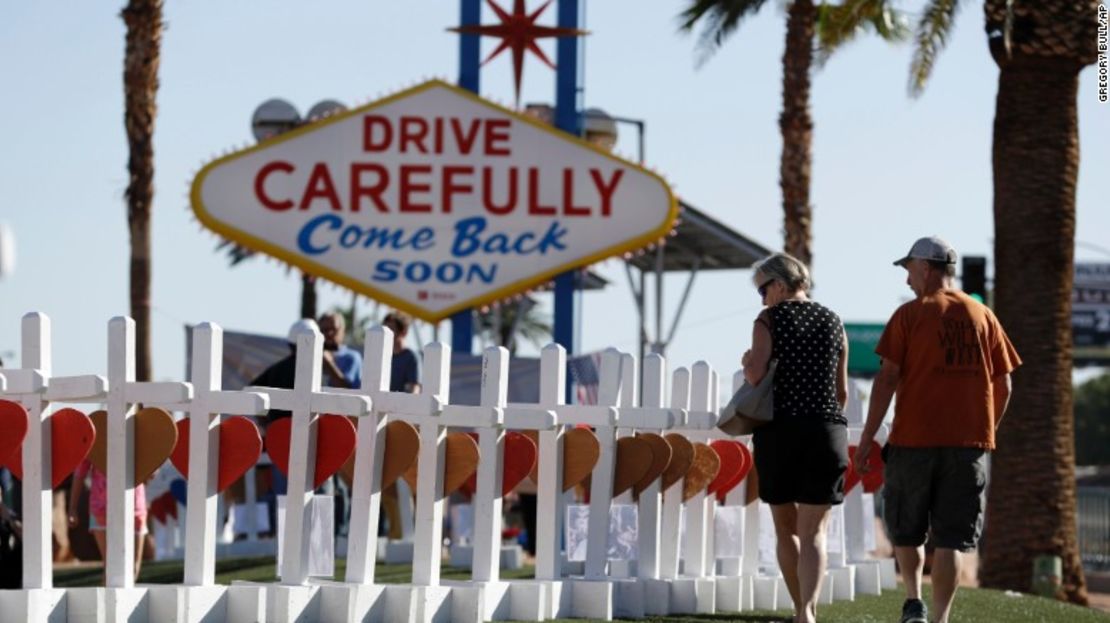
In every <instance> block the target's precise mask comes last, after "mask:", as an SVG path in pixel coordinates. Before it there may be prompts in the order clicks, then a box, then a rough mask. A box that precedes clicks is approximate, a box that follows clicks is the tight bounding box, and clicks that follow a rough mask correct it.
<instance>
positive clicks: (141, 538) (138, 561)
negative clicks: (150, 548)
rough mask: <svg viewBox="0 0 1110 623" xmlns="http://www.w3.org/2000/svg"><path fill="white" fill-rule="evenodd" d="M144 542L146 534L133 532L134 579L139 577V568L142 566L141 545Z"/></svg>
mask: <svg viewBox="0 0 1110 623" xmlns="http://www.w3.org/2000/svg"><path fill="white" fill-rule="evenodd" d="M145 544H146V534H144V533H140V532H136V533H135V579H136V580H138V579H139V569H141V568H142V566H143V545H145Z"/></svg>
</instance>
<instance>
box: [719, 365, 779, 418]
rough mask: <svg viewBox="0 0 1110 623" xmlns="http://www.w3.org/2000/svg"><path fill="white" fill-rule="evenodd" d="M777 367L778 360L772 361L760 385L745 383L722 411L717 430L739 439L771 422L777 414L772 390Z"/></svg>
mask: <svg viewBox="0 0 1110 623" xmlns="http://www.w3.org/2000/svg"><path fill="white" fill-rule="evenodd" d="M776 367H778V360H777V359H772V360H771V363H770V364H768V366H767V374H766V375H765V376H764V377H763V379H762V380H761V381H760V382H759V385H752V384H750V383H748V382H747V381H746V380H745V381H744V384H743V385H741V386H740V389H738V390H736V393H735V394H733V396H732V399H731V400H729V401H728V404H727V405H725V406H724V408H723V409H721V414H720V418H719V419H718V420H717V428H719V429H721V430H722V431H723V432H725V433H727V434H729V435H732V436H733V437H738V436H740V435H750V434H752V431H754V430H755V429H756V428H758V427H760V426H762V425H764V424H766V423H767V422H770V421H771V419H772V418H773V417H774V414H775V408H774V392H773V391H771V388H772V386H773V385H774V381H775V368H776Z"/></svg>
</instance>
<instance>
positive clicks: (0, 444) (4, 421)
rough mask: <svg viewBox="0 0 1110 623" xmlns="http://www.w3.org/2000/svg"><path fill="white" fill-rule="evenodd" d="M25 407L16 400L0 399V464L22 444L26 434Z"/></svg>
mask: <svg viewBox="0 0 1110 623" xmlns="http://www.w3.org/2000/svg"><path fill="white" fill-rule="evenodd" d="M28 417H29V416H28V415H27V409H25V408H23V405H21V404H19V403H18V402H12V401H10V400H0V464H2V463H3V462H4V461H6V460H7V459H8V457H10V456H11V455H12V453H13V452H15V451H16V450H18V449H19V447H20V446H21V445H22V444H23V438H24V437H26V436H27V419H28Z"/></svg>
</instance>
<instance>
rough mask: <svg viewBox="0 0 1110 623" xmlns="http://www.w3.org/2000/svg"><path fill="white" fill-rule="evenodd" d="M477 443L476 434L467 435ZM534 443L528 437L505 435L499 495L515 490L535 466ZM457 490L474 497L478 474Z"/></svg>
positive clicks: (513, 432)
mask: <svg viewBox="0 0 1110 623" xmlns="http://www.w3.org/2000/svg"><path fill="white" fill-rule="evenodd" d="M468 434H469V435H470V436H471V437H473V438H474V441H478V433H468ZM537 454H538V450H537V449H536V442H534V441H532V439H531V438H529V437H528V435H525V434H524V433H518V432H517V431H509V432H507V433H505V451H504V457H505V458H504V461H503V462H502V463H501V495H502V496H504V495H506V494H508V493H509V492H510V491H512V490H513V489H515V488H516V486H517V485H518V484H520V481H521V480H524V479H525V478H526V477H527V476H528V474H529V473H531V471H532V468H533V467H535V465H536V455H537ZM459 490H460V491H462V492H463V493H466V494H468V495H474V492H476V491H477V490H478V473H477V472H475V473H473V474H471V475H470V478H467V479H466V482H465V483H463V486H461V487H459Z"/></svg>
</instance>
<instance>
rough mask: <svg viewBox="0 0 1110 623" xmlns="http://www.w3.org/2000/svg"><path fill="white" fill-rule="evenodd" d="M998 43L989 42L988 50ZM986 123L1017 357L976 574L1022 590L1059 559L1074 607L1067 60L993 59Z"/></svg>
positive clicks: (1075, 144) (1003, 286)
mask: <svg viewBox="0 0 1110 623" xmlns="http://www.w3.org/2000/svg"><path fill="white" fill-rule="evenodd" d="M1000 52H1001V50H1000V49H996V55H999V56H1001V54H999V53H1000ZM999 65H1000V66H1001V73H1000V75H999V81H998V98H997V102H996V105H995V106H996V107H995V121H994V153H993V159H994V191H995V193H994V223H995V249H994V252H995V261H996V262H997V270H996V275H997V276H996V278H995V293H994V296H995V299H994V300H995V304H996V309H997V314H998V317H999V319H1000V320H1001V322H1002V325H1003V326H1004V327H1005V328H1006V331H1007V332H1008V334H1009V335H1010V337H1011V339H1012V340H1013V342H1014V345H1015V346H1016V348H1017V350H1018V353H1019V354H1020V355H1021V357H1022V359H1023V360H1024V365H1022V366H1021V368H1019V369H1018V370H1017V372H1016V373H1015V374H1014V391H1013V397H1012V400H1011V402H1010V409H1009V411H1008V413H1007V415H1006V418H1005V421H1004V422H1003V423H1002V426H1001V427H1000V429H999V431H998V450H997V451H996V452H995V453H994V456H993V459H992V471H993V477H992V479H991V489H990V498H989V500H988V503H987V531H986V536H985V542H984V550H983V563H982V568H981V572H980V579H981V581H982V583H983V585H984V586H989V587H996V588H1007V589H1016V590H1022V591H1028V590H1029V589H1030V585H1031V576H1032V569H1033V559H1034V558H1035V557H1037V556H1041V555H1051V556H1059V557H1060V558H1061V559H1062V561H1063V586H1062V589H1061V591H1062V594H1061V595H1059V596H1060V597H1063V598H1066V599H1067V600H1069V601H1072V602H1076V603H1082V604H1085V603H1086V602H1087V589H1086V582H1085V580H1084V577H1083V567H1082V564H1081V561H1080V558H1079V551H1078V543H1077V538H1076V492H1075V439H1074V422H1073V417H1072V383H1071V372H1072V336H1071V293H1072V279H1073V271H1074V268H1073V262H1074V247H1075V184H1076V175H1077V172H1078V170H1079V136H1078V121H1077V118H1076V95H1077V91H1078V72H1079V69H1080V68H1081V67H1082V64H1081V63H1079V62H1077V61H1076V59H1074V58H1072V59H1067V58H1063V57H1056V58H1045V57H1040V58H1038V57H1034V56H1029V55H1024V54H1021V55H1014V56H1013V57H1012V58H1006V59H1001V60H1000V62H999Z"/></svg>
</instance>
